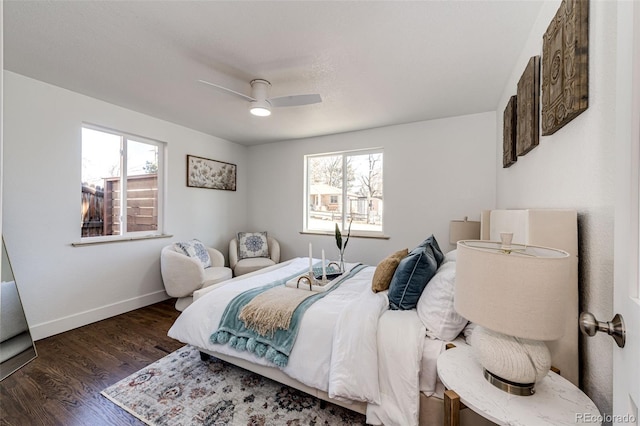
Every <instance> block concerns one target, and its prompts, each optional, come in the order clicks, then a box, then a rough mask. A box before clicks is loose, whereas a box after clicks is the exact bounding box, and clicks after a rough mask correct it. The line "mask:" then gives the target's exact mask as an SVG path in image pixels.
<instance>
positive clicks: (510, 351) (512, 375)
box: [470, 325, 551, 395]
mask: <svg viewBox="0 0 640 426" xmlns="http://www.w3.org/2000/svg"><path fill="white" fill-rule="evenodd" d="M470 344H471V347H472V348H473V350H474V353H475V356H476V359H477V360H478V362H479V363H480V365H481V366H482V368H483V369H485V370H486V371H487V372H489V373H490V374H491V375H492V376H493V378H491V379H490V378H488V377H487V375H486V374H485V377H487V380H489V381H490V382H492V383H493V382H494V379H495V382H497V383H501V384H500V385H496V386H497V387H498V388H500V389H502V390H505V391H506V392H509V393H513V394H515V395H531V394H532V392H531V391H530V390H529V391H527V390H524V391H523V392H522V393H517V392H519V391H517V390H514V391H513V392H510V391H509V390H507V389H505V388H506V387H509V386H511V387H515V388H518V387H524V388H525V389H526V388H529V387H532V384H533V383H536V382H538V381H540V380H542V379H543V378H544V377H545V376H546V375H547V373H548V372H549V367H551V355H550V354H549V349H548V348H547V345H546V344H545V343H544V342H541V341H537V340H529V339H522V338H517V337H513V336H508V335H506V334H502V333H498V332H495V331H492V330H489V329H487V328H484V327H482V326H479V325H478V326H476V327H475V329H474V330H473V334H472V335H471V340H470ZM494 385H495V383H494ZM507 385H508V386H507Z"/></svg>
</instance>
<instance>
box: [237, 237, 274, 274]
mask: <svg viewBox="0 0 640 426" xmlns="http://www.w3.org/2000/svg"><path fill="white" fill-rule="evenodd" d="M267 246H268V247H269V257H247V258H244V259H240V255H239V251H238V238H234V239H232V240H231V241H229V266H230V267H231V269H232V270H233V275H234V276H236V277H237V276H238V275H244V274H248V273H249V272H253V271H257V270H258V269H262V268H266V267H268V266H272V265H275V264H276V263H279V262H280V244H279V243H278V241H277V240H276V239H275V238H273V237H267Z"/></svg>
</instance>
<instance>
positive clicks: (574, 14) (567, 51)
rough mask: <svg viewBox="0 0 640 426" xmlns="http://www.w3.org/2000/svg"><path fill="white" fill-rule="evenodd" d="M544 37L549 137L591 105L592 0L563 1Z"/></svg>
mask: <svg viewBox="0 0 640 426" xmlns="http://www.w3.org/2000/svg"><path fill="white" fill-rule="evenodd" d="M542 40H543V46H542V134H543V135H545V136H546V135H551V134H553V133H555V132H556V131H558V129H560V128H562V127H563V126H564V125H565V124H567V123H568V122H569V121H571V120H573V119H574V118H575V117H577V116H578V115H579V114H580V113H581V112H582V111H584V110H586V109H587V108H588V106H589V0H563V1H562V4H561V5H560V8H559V9H558V12H557V13H556V16H555V17H554V18H553V20H552V21H551V23H550V24H549V28H547V31H546V32H545V33H544V36H543V39H542Z"/></svg>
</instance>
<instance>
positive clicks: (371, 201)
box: [304, 149, 383, 236]
mask: <svg viewBox="0 0 640 426" xmlns="http://www.w3.org/2000/svg"><path fill="white" fill-rule="evenodd" d="M382 160H383V152H382V149H371V150H360V151H345V152H338V153H330V154H317V155H307V156H305V166H306V176H305V178H306V179H305V200H306V202H305V206H306V208H305V212H304V215H305V217H304V223H305V231H308V232H314V231H319V232H333V231H334V230H335V224H336V223H337V224H338V225H339V226H340V229H341V230H346V229H347V228H348V227H349V223H351V233H352V235H372V236H376V235H382V224H383V220H382V213H383V190H382V187H383V179H382Z"/></svg>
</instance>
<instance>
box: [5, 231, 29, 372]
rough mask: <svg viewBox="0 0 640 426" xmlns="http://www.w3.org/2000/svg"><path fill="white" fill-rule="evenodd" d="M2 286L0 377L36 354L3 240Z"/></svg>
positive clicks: (13, 370)
mask: <svg viewBox="0 0 640 426" xmlns="http://www.w3.org/2000/svg"><path fill="white" fill-rule="evenodd" d="M1 271H2V288H0V380H4V379H5V378H6V377H7V376H8V375H10V374H11V373H13V372H15V371H16V370H18V369H19V368H20V367H22V366H24V365H25V364H26V363H28V362H29V361H31V360H32V359H34V358H35V357H36V347H35V345H34V344H33V340H32V339H31V333H30V332H29V325H28V324H27V318H26V317H25V315H24V310H23V309H22V302H21V301H20V294H19V293H18V287H17V286H16V280H15V278H14V276H13V270H12V269H11V263H10V262H9V255H8V254H7V249H6V247H5V245H4V238H3V239H2V270H1Z"/></svg>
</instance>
